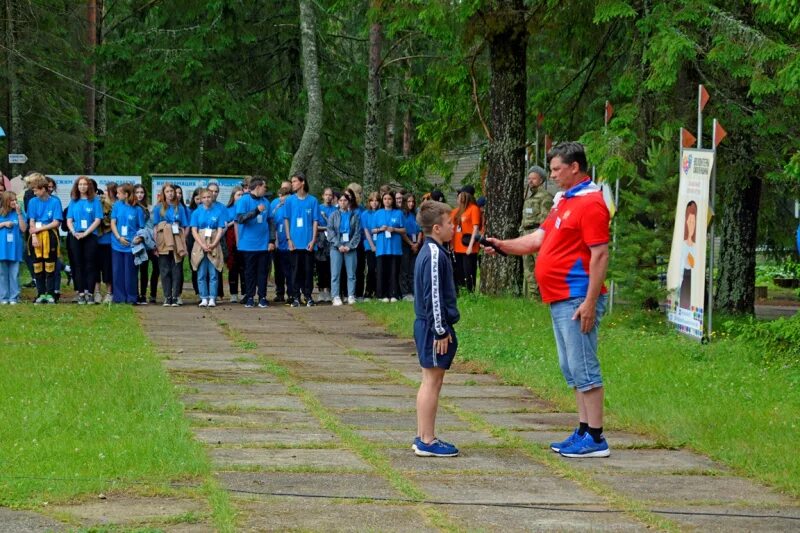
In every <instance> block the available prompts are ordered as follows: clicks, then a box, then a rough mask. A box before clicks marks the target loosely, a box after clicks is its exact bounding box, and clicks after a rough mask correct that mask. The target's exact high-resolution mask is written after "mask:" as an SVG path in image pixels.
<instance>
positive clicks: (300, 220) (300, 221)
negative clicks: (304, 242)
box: [297, 217, 303, 228]
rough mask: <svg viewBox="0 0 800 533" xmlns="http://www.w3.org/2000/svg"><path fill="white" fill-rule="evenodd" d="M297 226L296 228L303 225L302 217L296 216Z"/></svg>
mask: <svg viewBox="0 0 800 533" xmlns="http://www.w3.org/2000/svg"><path fill="white" fill-rule="evenodd" d="M297 227H298V228H302V227H303V219H302V217H297Z"/></svg>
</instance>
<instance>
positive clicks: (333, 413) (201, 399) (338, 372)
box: [140, 305, 800, 531]
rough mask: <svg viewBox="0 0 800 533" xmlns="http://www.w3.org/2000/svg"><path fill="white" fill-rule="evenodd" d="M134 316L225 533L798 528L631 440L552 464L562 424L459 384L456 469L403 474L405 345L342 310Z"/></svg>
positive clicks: (446, 411)
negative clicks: (205, 470) (219, 494)
mask: <svg viewBox="0 0 800 533" xmlns="http://www.w3.org/2000/svg"><path fill="white" fill-rule="evenodd" d="M140 315H141V319H142V323H143V327H144V328H145V331H147V332H148V334H149V335H150V336H151V338H152V340H153V342H154V343H155V344H156V346H157V348H158V350H159V351H160V352H162V353H164V354H165V356H166V359H165V361H164V364H165V366H166V368H167V369H168V370H169V372H170V374H171V376H172V378H173V380H174V382H175V383H176V387H178V390H179V393H180V396H181V398H182V400H183V401H184V402H185V404H186V408H187V416H189V417H190V418H191V420H192V421H193V424H194V427H195V434H196V436H197V438H198V439H199V440H200V441H202V442H204V443H205V444H206V446H207V448H208V453H209V455H210V457H211V458H212V461H213V463H214V468H215V470H216V475H217V476H218V479H219V480H220V483H221V484H222V485H223V486H224V487H226V488H227V489H228V490H229V491H230V492H231V495H232V497H233V500H234V502H235V504H236V507H237V509H238V511H239V513H240V515H239V519H238V527H237V529H238V530H241V531H268V530H287V529H298V530H310V531H331V530H337V531H364V530H376V531H377V530H380V531H409V530H421V531H427V530H442V529H444V530H487V531H515V530H575V529H584V528H591V529H599V530H642V529H645V528H648V527H650V528H652V527H656V528H664V529H692V528H698V529H700V530H714V531H731V530H748V531H789V530H795V531H796V530H798V528H800V508H798V506H797V502H794V501H792V500H790V499H789V498H786V497H784V496H782V495H780V494H777V493H775V492H773V491H771V490H769V489H767V488H765V487H763V486H760V485H758V484H756V483H754V482H752V481H749V480H746V479H742V478H739V477H736V476H735V475H733V474H732V473H731V472H730V471H729V470H728V469H727V468H725V467H724V466H722V465H719V464H717V463H715V462H713V461H711V460H709V459H708V458H706V457H703V456H700V455H697V454H694V453H691V452H689V451H686V450H666V449H660V448H659V447H658V446H657V445H656V443H654V442H653V441H652V440H650V439H648V438H647V437H644V436H641V435H635V434H623V433H614V432H609V434H608V438H609V441H610V443H611V445H612V449H613V454H612V456H611V457H610V458H609V459H595V460H582V461H581V460H567V459H563V458H561V457H560V456H558V455H556V454H554V453H552V452H550V451H549V449H548V448H547V443H549V442H550V441H552V440H554V439H559V438H562V437H563V436H564V435H565V434H566V433H568V431H569V430H570V428H571V426H572V424H573V423H574V420H575V415H574V414H572V413H559V412H554V409H553V408H552V406H551V405H550V404H549V403H548V402H546V401H545V400H543V399H541V398H538V397H536V396H534V395H533V394H531V393H530V392H529V391H528V390H526V389H524V388H521V387H515V386H509V385H506V384H503V383H502V382H500V381H499V380H498V379H496V378H494V377H493V376H491V375H482V374H471V373H468V372H467V371H466V369H464V368H454V369H453V371H451V372H450V373H449V374H448V375H447V378H446V381H445V386H444V390H443V399H442V405H441V407H440V416H439V419H438V423H437V429H438V432H439V434H440V435H441V436H442V437H443V438H445V439H447V440H449V441H452V442H455V443H456V444H457V445H458V446H459V447H460V448H461V450H462V454H461V456H460V457H458V458H454V459H431V458H427V459H422V458H417V457H416V456H414V455H413V452H412V451H411V441H412V439H413V437H414V433H415V427H416V423H415V413H414V398H415V394H416V388H417V385H418V379H419V368H418V365H417V361H416V357H415V355H414V346H413V343H412V342H411V340H410V339H397V338H394V337H391V336H389V335H387V334H386V333H385V332H384V331H383V330H382V328H380V327H378V326H375V325H374V324H372V323H370V322H369V321H368V320H367V319H366V318H365V317H364V316H363V315H362V314H361V313H359V312H358V311H357V310H354V309H352V308H349V307H340V308H333V307H330V306H318V307H316V308H313V309H307V308H298V309H291V308H287V307H283V306H280V307H271V308H269V309H263V310H262V309H244V308H242V307H241V306H239V305H223V306H220V307H217V308H215V309H205V310H204V309H199V308H195V307H184V308H182V309H180V310H175V309H165V308H162V307H153V306H148V307H147V308H145V309H142V310H141V313H140Z"/></svg>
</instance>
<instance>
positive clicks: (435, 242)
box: [412, 201, 460, 457]
mask: <svg viewBox="0 0 800 533" xmlns="http://www.w3.org/2000/svg"><path fill="white" fill-rule="evenodd" d="M417 223H418V224H419V226H420V228H422V231H423V233H424V234H425V241H424V242H423V244H422V246H421V247H420V250H419V255H418V256H417V260H416V263H415V268H414V295H415V299H414V313H415V314H416V320H415V321H414V341H415V342H416V345H417V355H418V356H419V364H420V366H421V367H422V383H421V384H420V387H419V392H418V393H417V437H415V438H414V444H413V446H412V449H413V450H414V453H415V454H416V455H419V456H421V457H455V456H456V455H458V448H456V447H455V446H453V445H452V444H450V443H447V442H444V441H442V440H439V439H438V438H436V434H435V431H434V428H435V424H436V410H437V408H438V405H439V392H440V391H441V389H442V381H443V380H444V373H445V370H447V369H449V368H450V365H451V364H452V362H453V357H455V354H456V349H457V348H458V340H457V339H456V332H455V330H454V329H453V325H454V324H455V323H456V322H458V319H459V318H460V317H459V314H458V308H457V307H456V287H455V282H454V280H453V266H452V263H451V262H450V256H449V255H448V253H447V250H446V249H445V248H444V246H443V245H444V243H446V242H449V241H450V239H452V238H453V222H452V220H451V219H450V206H448V205H447V204H443V203H441V202H434V201H428V202H425V203H423V204H422V205H421V206H420V209H419V213H418V214H417Z"/></svg>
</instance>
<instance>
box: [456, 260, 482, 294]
mask: <svg viewBox="0 0 800 533" xmlns="http://www.w3.org/2000/svg"><path fill="white" fill-rule="evenodd" d="M455 255H456V264H455V273H454V274H455V278H456V279H455V282H456V288H461V287H465V288H466V289H467V290H468V291H469V292H474V291H475V277H476V276H477V273H478V254H469V255H467V254H455Z"/></svg>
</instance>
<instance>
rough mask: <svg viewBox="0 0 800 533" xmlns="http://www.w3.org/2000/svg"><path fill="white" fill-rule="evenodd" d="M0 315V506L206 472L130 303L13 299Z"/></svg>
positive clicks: (150, 483)
mask: <svg viewBox="0 0 800 533" xmlns="http://www.w3.org/2000/svg"><path fill="white" fill-rule="evenodd" d="M0 319H2V322H3V329H2V333H0V338H2V344H3V351H2V356H0V395H2V398H3V402H2V408H0V409H1V410H2V416H0V419H2V421H3V422H2V424H0V505H4V506H10V507H36V506H39V505H42V504H44V502H51V503H52V502H56V501H68V500H70V499H75V498H76V497H78V496H79V495H81V494H87V493H97V492H102V491H109V490H113V489H116V490H119V489H124V488H125V487H137V488H139V489H141V488H144V487H148V486H150V487H159V486H164V485H167V484H168V483H169V482H171V481H185V480H190V479H198V480H202V479H204V478H206V477H207V476H210V474H209V471H210V466H209V463H208V460H207V458H206V457H205V454H204V452H203V449H202V446H201V445H199V444H198V443H196V442H195V441H193V440H192V436H191V432H190V430H189V422H188V420H186V419H185V418H184V416H183V409H182V408H181V406H180V404H179V403H178V402H177V401H176V400H175V397H174V393H173V388H172V385H171V384H170V382H169V380H168V379H167V377H166V375H165V373H164V371H163V369H162V367H161V364H160V362H159V359H158V358H157V356H156V354H155V352H154V350H153V349H152V347H151V346H150V345H149V344H148V342H147V341H146V339H145V337H144V334H143V332H142V331H141V329H140V327H139V325H138V323H137V320H136V317H135V315H134V312H133V309H132V308H130V307H128V306H112V307H110V308H109V307H108V306H91V307H82V308H80V309H78V308H73V307H72V306H67V305H59V306H49V307H38V306H37V307H34V306H29V305H19V306H17V307H15V308H10V307H6V308H5V309H3V310H2V311H0ZM205 492H207V493H209V494H211V493H214V492H215V491H213V490H211V489H210V488H209V487H206V491H205ZM212 507H214V508H215V512H223V513H225V512H228V511H225V509H224V507H225V506H224V505H223V504H221V503H219V502H214V505H213V506H212Z"/></svg>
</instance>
